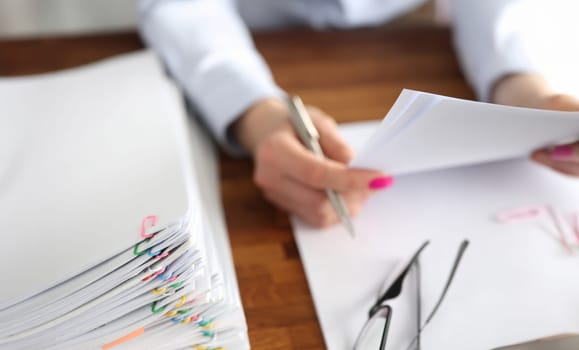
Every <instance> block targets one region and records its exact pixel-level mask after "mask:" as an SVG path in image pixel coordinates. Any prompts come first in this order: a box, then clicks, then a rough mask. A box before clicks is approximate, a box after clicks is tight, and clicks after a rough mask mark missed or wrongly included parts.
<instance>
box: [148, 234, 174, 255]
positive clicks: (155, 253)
mask: <svg viewBox="0 0 579 350" xmlns="http://www.w3.org/2000/svg"><path fill="white" fill-rule="evenodd" d="M147 239H150V238H147ZM152 249H153V247H151V248H149V249H147V250H146V252H147V255H148V256H150V257H152V258H155V259H163V258H166V257H167V256H169V253H168V252H165V253H163V254H161V252H162V251H163V249H159V250H158V251H156V252H154V253H153V252H151V250H152Z"/></svg>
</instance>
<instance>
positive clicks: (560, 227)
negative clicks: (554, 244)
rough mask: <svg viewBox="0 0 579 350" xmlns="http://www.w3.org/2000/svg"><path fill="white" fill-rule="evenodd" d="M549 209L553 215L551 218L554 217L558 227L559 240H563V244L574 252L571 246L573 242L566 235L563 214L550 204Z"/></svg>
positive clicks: (570, 251)
mask: <svg viewBox="0 0 579 350" xmlns="http://www.w3.org/2000/svg"><path fill="white" fill-rule="evenodd" d="M547 210H548V212H549V215H550V216H551V219H553V222H554V223H555V227H556V228H557V234H558V235H559V241H560V242H561V244H562V245H563V247H565V249H566V250H567V251H568V252H569V253H570V254H573V248H572V247H571V244H569V241H567V238H566V237H565V231H564V230H565V227H564V223H563V221H562V220H561V216H560V215H559V212H558V211H557V210H555V208H553V207H552V206H548V207H547Z"/></svg>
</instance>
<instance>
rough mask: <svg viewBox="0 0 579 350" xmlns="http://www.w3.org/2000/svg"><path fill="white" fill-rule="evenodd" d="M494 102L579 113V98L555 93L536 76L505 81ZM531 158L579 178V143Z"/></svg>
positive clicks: (509, 78) (543, 151)
mask: <svg viewBox="0 0 579 350" xmlns="http://www.w3.org/2000/svg"><path fill="white" fill-rule="evenodd" d="M493 100H494V102H496V103H500V104H506V105H512V106H520V107H530V108H538V109H550V110H557V111H579V99H578V98H576V97H574V96H571V95H565V94H559V93H557V92H555V91H554V90H552V89H551V87H550V86H549V84H548V83H547V81H546V80H545V79H544V78H543V77H541V76H539V75H536V74H513V75H509V76H507V77H505V78H503V79H501V80H500V81H499V82H498V83H497V84H496V86H495V89H494V93H493ZM531 158H532V159H533V160H535V161H536V162H538V163H541V164H543V165H546V166H548V167H550V168H552V169H554V170H556V171H558V172H560V173H563V174H567V175H572V176H579V142H575V143H572V144H568V145H561V146H557V147H552V148H548V149H541V150H537V151H535V152H533V154H532V155H531Z"/></svg>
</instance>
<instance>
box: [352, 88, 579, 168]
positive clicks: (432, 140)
mask: <svg viewBox="0 0 579 350" xmlns="http://www.w3.org/2000/svg"><path fill="white" fill-rule="evenodd" d="M578 137H579V112H555V111H545V110H533V109H527V108H516V107H508V106H499V105H493V104H487V103H480V102H473V101H466V100H460V99H455V98H449V97H444V96H438V95H433V94H427V93H422V92H417V91H412V90H404V91H403V92H402V94H401V95H400V97H399V98H398V101H397V102H396V103H395V105H394V106H393V107H392V109H391V111H390V112H389V113H388V115H387V117H386V118H385V119H384V120H383V121H382V123H381V124H380V127H379V128H378V130H377V131H376V132H375V133H374V134H373V135H372V137H370V139H369V140H368V141H367V143H366V144H365V146H364V147H363V148H362V149H361V151H360V154H359V155H358V156H357V157H356V159H355V160H354V162H353V163H352V166H354V167H372V168H375V169H380V170H382V171H385V172H387V173H389V174H393V175H401V174H406V173H415V172H420V171H425V170H434V169H444V168H448V167H455V166H459V165H468V164H478V163H483V162H488V161H496V160H503V159H511V158H517V157H525V156H527V155H529V154H530V153H531V151H533V150H536V149H539V148H542V147H546V146H550V145H554V144H557V143H561V142H564V141H568V140H572V139H573V140H574V139H576V138H578Z"/></svg>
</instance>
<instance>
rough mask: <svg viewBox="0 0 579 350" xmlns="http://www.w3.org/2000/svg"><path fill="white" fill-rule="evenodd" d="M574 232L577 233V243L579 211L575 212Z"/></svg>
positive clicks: (578, 240) (578, 237)
mask: <svg viewBox="0 0 579 350" xmlns="http://www.w3.org/2000/svg"><path fill="white" fill-rule="evenodd" d="M573 232H574V233H575V239H576V240H577V244H579V212H575V213H574V214H573Z"/></svg>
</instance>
